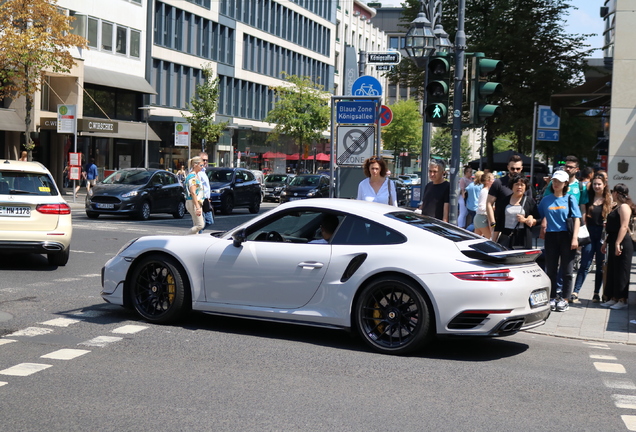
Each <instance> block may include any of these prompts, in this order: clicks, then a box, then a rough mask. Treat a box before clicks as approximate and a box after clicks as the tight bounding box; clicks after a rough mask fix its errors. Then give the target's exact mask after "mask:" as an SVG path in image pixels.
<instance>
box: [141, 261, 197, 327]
mask: <svg viewBox="0 0 636 432" xmlns="http://www.w3.org/2000/svg"><path fill="white" fill-rule="evenodd" d="M130 280H131V286H130V299H131V303H132V305H133V306H134V308H135V310H136V311H137V313H138V314H139V315H141V317H142V318H144V319H145V320H147V321H149V322H152V323H156V324H166V323H170V322H173V321H176V320H177V319H178V318H179V317H181V315H182V314H183V313H184V312H185V311H186V310H187V309H188V308H189V307H190V305H189V304H188V302H189V300H186V299H187V297H188V296H187V295H186V286H185V282H184V280H185V276H184V275H183V274H182V271H181V267H180V266H179V265H178V263H177V262H176V260H175V259H174V258H171V257H168V256H163V255H150V256H147V257H145V258H144V259H142V260H141V262H139V264H138V265H136V266H135V269H134V271H133V274H132V277H131V279H130Z"/></svg>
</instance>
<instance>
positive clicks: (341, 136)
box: [336, 126, 375, 166]
mask: <svg viewBox="0 0 636 432" xmlns="http://www.w3.org/2000/svg"><path fill="white" fill-rule="evenodd" d="M336 139H337V142H336V161H337V163H338V165H355V166H360V165H362V164H363V163H364V161H365V160H366V159H367V158H369V157H371V156H373V152H374V151H375V126H368V127H364V126H362V127H360V126H338V133H337V136H336Z"/></svg>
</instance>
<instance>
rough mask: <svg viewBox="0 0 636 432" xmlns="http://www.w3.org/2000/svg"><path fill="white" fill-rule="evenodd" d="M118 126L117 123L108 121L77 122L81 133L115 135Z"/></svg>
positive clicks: (86, 120)
mask: <svg viewBox="0 0 636 432" xmlns="http://www.w3.org/2000/svg"><path fill="white" fill-rule="evenodd" d="M118 126H119V123H117V122H114V121H110V120H94V119H91V120H88V119H79V120H78V127H79V130H80V131H81V132H102V133H104V132H106V133H117V132H119V128H118Z"/></svg>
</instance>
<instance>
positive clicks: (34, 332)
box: [7, 327, 53, 337]
mask: <svg viewBox="0 0 636 432" xmlns="http://www.w3.org/2000/svg"><path fill="white" fill-rule="evenodd" d="M52 331H53V329H49V328H41V327H27V328H25V329H22V330H18V331H17V332H15V333H11V334H9V335H7V336H9V337H11V336H14V337H15V336H27V337H33V336H40V335H45V334H49V333H51V332H52Z"/></svg>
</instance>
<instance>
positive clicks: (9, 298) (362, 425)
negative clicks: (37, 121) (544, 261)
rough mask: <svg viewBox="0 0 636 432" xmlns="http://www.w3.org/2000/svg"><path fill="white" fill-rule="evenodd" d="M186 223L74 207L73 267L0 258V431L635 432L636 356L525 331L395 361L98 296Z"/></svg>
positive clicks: (452, 342)
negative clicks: (136, 248)
mask: <svg viewBox="0 0 636 432" xmlns="http://www.w3.org/2000/svg"><path fill="white" fill-rule="evenodd" d="M268 207H273V205H265V206H264V209H266V208H268ZM251 217H252V215H250V214H249V213H247V212H243V211H242V210H237V211H236V214H235V215H232V216H217V227H218V228H219V229H227V228H230V227H232V226H236V225H237V224H238V223H242V222H243V221H246V220H249V219H250V218H251ZM189 224H190V221H189V219H188V218H187V217H186V218H184V219H183V220H175V219H172V218H171V217H162V216H156V217H155V216H153V217H152V219H151V220H150V221H147V222H138V221H131V220H128V219H125V218H122V219H118V218H106V217H103V218H99V219H97V220H89V219H87V218H86V217H85V216H83V214H82V213H81V212H77V214H76V215H75V216H74V227H75V231H74V239H73V252H72V255H71V259H70V261H69V264H68V265H67V266H66V267H60V268H57V269H55V268H52V267H49V266H48V264H47V262H46V259H45V258H44V257H41V256H37V255H29V256H2V257H1V261H0V336H1V337H0V401H2V402H1V403H0V429H2V430H7V431H40V430H46V431H75V430H77V431H86V430H95V431H101V430H109V431H110V430H118V431H132V430H135V431H174V430H188V431H190V430H192V431H198V430H201V431H210V430H214V431H217V430H218V431H510V430H523V431H570V430H572V431H594V432H598V431H624V430H636V426H634V421H633V420H632V418H631V417H630V416H633V415H636V385H635V384H634V383H635V382H636V356H635V355H634V354H635V351H636V347H634V346H627V345H619V344H602V343H589V342H585V341H581V340H570V339H563V338H552V337H549V336H542V335H533V334H528V333H522V334H517V335H515V336H512V337H509V338H505V339H441V340H436V341H434V342H433V343H432V344H431V346H429V347H428V348H427V349H426V350H424V351H423V352H421V353H418V354H417V355H413V356H409V357H394V356H384V355H379V354H375V353H372V352H370V351H369V350H368V349H367V348H366V346H365V345H364V344H363V343H362V341H361V340H359V339H358V338H356V337H355V336H352V335H350V334H348V333H345V332H342V331H334V330H324V329H317V328H307V327H300V326H293V325H282V324H273V323H264V322H259V321H250V320H239V319H232V318H225V317H215V316H211V315H205V314H201V313H193V314H192V315H191V316H190V317H188V318H187V319H186V320H184V321H183V322H182V323H180V324H179V325H175V326H158V325H151V324H148V323H145V322H143V321H141V320H139V319H138V318H137V317H136V316H135V315H134V314H133V313H131V312H129V311H127V310H124V309H123V308H120V307H118V306H113V305H109V304H106V303H104V302H103V301H102V299H101V297H99V290H100V276H99V275H100V269H101V267H102V265H103V263H104V262H105V261H106V260H107V259H108V258H109V257H110V256H112V255H113V254H115V253H116V252H117V250H118V249H119V248H120V247H121V246H122V245H123V244H124V243H125V242H126V241H127V240H129V239H131V238H134V237H137V236H139V235H144V234H151V233H180V232H185V231H186V230H187V228H188V227H189ZM36 370H37V371H36ZM3 383H6V384H3ZM622 416H625V417H622ZM630 422H632V423H630ZM630 425H631V426H630ZM632 427H633V428H632Z"/></svg>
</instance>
